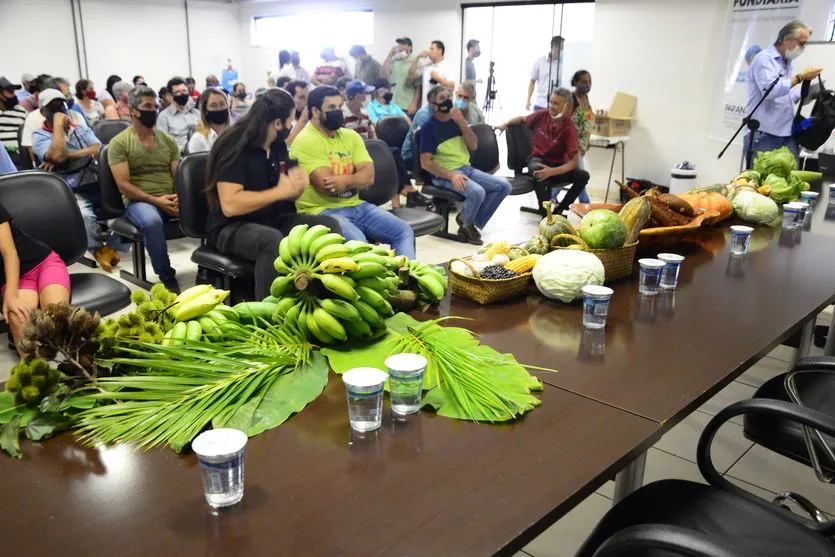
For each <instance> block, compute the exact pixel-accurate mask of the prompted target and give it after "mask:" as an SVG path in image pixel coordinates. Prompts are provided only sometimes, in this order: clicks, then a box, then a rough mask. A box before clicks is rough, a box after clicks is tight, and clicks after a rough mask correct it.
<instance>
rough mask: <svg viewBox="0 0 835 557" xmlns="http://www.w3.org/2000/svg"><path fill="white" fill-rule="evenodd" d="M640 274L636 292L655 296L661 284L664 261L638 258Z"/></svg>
mask: <svg viewBox="0 0 835 557" xmlns="http://www.w3.org/2000/svg"><path fill="white" fill-rule="evenodd" d="M638 264H639V265H640V266H641V275H640V278H639V282H638V292H640V293H641V294H644V295H645V296H656V295H658V290H659V289H660V286H661V272H662V271H663V270H664V267H666V266H667V264H666V263H664V262H663V261H661V260H660V259H639V260H638Z"/></svg>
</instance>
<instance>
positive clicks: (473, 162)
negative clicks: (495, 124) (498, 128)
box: [470, 124, 499, 174]
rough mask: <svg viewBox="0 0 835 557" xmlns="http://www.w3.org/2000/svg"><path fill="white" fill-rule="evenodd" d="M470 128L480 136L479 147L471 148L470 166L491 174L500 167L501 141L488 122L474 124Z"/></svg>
mask: <svg viewBox="0 0 835 557" xmlns="http://www.w3.org/2000/svg"><path fill="white" fill-rule="evenodd" d="M470 129H471V130H473V133H475V135H476V137H477V138H478V149H476V150H475V151H473V150H472V149H470V166H472V167H473V168H476V169H478V170H481V171H482V172H487V173H488V174H489V173H491V172H493V171H494V170H496V169H497V168H498V167H499V142H498V141H496V132H495V131H494V130H493V128H492V127H491V126H489V125H487V124H472V125H471V126H470Z"/></svg>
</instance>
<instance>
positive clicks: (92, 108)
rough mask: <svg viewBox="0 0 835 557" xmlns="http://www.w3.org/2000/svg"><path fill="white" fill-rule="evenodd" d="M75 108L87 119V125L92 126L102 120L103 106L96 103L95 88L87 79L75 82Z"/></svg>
mask: <svg viewBox="0 0 835 557" xmlns="http://www.w3.org/2000/svg"><path fill="white" fill-rule="evenodd" d="M75 97H76V98H77V99H78V102H77V103H75V104H76V106H78V108H79V109H80V110H81V112H82V113H83V114H84V116H86V117H87V124H88V125H90V126H92V125H93V124H95V123H96V122H98V121H99V120H102V119H103V118H104V106H103V105H102V104H101V103H100V102H99V101H98V98H97V95H96V87H95V85H93V82H92V81H90V80H89V79H79V80H78V81H76V82H75Z"/></svg>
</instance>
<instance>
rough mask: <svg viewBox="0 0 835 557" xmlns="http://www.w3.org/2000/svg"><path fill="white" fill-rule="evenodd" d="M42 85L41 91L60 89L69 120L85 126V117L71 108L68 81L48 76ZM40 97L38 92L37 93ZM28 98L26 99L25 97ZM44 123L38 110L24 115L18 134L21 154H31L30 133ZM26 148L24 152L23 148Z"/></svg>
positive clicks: (70, 93) (72, 102)
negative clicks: (24, 118) (24, 119)
mask: <svg viewBox="0 0 835 557" xmlns="http://www.w3.org/2000/svg"><path fill="white" fill-rule="evenodd" d="M42 84H43V87H42V88H41V89H40V90H41V91H45V90H47V89H53V90H57V91H60V93H61V94H62V95H63V96H64V101H65V102H66V103H67V109H70V110H69V116H70V122H72V123H73V124H75V125H76V126H84V127H88V126H87V118H86V117H84V116H83V115H82V114H81V113H80V112H77V111H75V110H71V109H72V107H73V104H74V103H75V101H74V100H73V98H72V90H71V89H70V82H69V81H67V80H66V79H64V78H63V77H49V78H48V79H46V80H44V81H43V82H42ZM38 97H39V98H40V93H39V94H38ZM26 100H28V99H26ZM43 123H44V116H43V114H42V113H41V111H40V110H34V111H32V112H30V113H29V114H28V115H27V116H26V122H24V124H23V130H22V131H21V134H20V145H21V148H22V149H21V153H22V155H23V156H26V154H29V156H31V151H32V134H33V133H34V132H35V130H38V129H41V127H43ZM24 149H25V150H26V151H25V153H24V151H23V150H24Z"/></svg>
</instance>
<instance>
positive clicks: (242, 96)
mask: <svg viewBox="0 0 835 557" xmlns="http://www.w3.org/2000/svg"><path fill="white" fill-rule="evenodd" d="M235 96H236V97H238V98H239V99H241V100H244V99H245V98H246V92H244V93H238V94H237V95H235Z"/></svg>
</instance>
